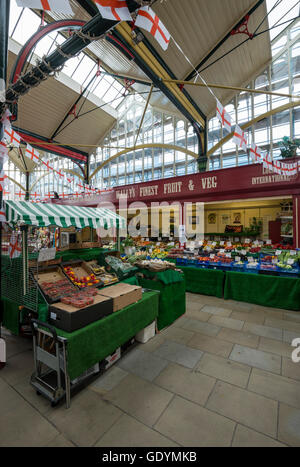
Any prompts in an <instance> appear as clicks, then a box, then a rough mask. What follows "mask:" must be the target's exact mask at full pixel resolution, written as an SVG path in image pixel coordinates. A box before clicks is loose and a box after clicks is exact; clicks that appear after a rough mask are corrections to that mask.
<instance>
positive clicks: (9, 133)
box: [4, 128, 22, 148]
mask: <svg viewBox="0 0 300 467" xmlns="http://www.w3.org/2000/svg"><path fill="white" fill-rule="evenodd" d="M4 138H5V140H6V142H7V144H12V145H13V146H15V147H17V148H18V147H19V146H20V143H21V141H22V138H21V136H20V135H19V134H18V133H17V132H16V131H14V130H13V129H12V128H10V129H8V128H5V129H4Z"/></svg>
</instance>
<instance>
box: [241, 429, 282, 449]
mask: <svg viewBox="0 0 300 467" xmlns="http://www.w3.org/2000/svg"><path fill="white" fill-rule="evenodd" d="M232 447H238V448H280V447H281V448H282V447H286V445H285V444H282V443H280V442H279V441H276V440H275V439H273V438H269V437H268V436H265V435H262V434H261V433H258V432H257V431H254V430H251V429H250V428H246V427H245V426H242V425H238V426H237V428H236V430H235V434H234V439H233V442H232Z"/></svg>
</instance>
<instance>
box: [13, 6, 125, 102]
mask: <svg viewBox="0 0 300 467" xmlns="http://www.w3.org/2000/svg"><path fill="white" fill-rule="evenodd" d="M40 24H41V20H40V18H39V17H38V16H37V15H36V14H35V13H34V12H33V11H31V10H30V9H29V8H20V7H18V6H17V4H16V0H11V3H10V25H9V35H10V37H12V38H13V39H14V40H15V41H17V42H18V43H19V44H21V45H22V46H23V45H24V44H25V42H26V41H27V40H28V39H29V38H30V37H31V36H32V35H33V34H34V33H35V32H36V31H37V30H38V28H39V26H40ZM65 40H66V39H65V38H64V36H63V35H62V34H61V33H60V32H52V33H50V34H48V35H47V37H45V38H43V39H42V40H41V41H40V42H39V43H38V44H37V46H36V47H35V50H34V53H35V54H37V55H38V56H39V57H42V56H44V55H48V54H49V53H51V52H53V50H55V48H56V44H62V43H63V42H64V41H65ZM96 71H97V64H96V63H95V61H94V60H92V59H91V58H90V57H89V56H87V55H86V54H85V53H83V52H81V53H80V54H79V55H78V56H77V57H75V58H71V59H69V60H68V61H67V62H66V65H65V66H64V69H63V73H64V74H66V75H68V76H69V77H70V78H72V79H74V80H75V81H76V82H77V83H79V84H80V85H81V86H83V87H84V86H86V85H87V84H88V82H89V81H90V80H91V78H92V77H93V75H94V76H95V80H94V81H93V82H92V87H91V88H89V91H90V92H91V93H92V94H94V95H96V96H97V97H98V98H100V99H102V100H103V101H104V102H105V103H106V104H109V105H110V106H111V107H113V108H115V109H116V107H117V106H118V105H119V104H120V103H121V102H122V100H123V98H124V96H123V94H124V91H125V87H124V86H122V85H121V84H120V83H119V82H118V81H117V80H116V79H114V78H113V77H111V76H109V75H104V74H103V73H102V74H101V75H100V76H99V77H96Z"/></svg>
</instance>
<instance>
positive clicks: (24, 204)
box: [4, 201, 126, 229]
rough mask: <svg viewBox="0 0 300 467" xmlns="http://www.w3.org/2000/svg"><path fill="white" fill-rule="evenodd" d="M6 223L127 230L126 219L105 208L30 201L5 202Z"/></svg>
mask: <svg viewBox="0 0 300 467" xmlns="http://www.w3.org/2000/svg"><path fill="white" fill-rule="evenodd" d="M4 207H5V214H6V222H8V223H9V224H11V225H14V224H16V223H18V224H27V225H34V226H38V227H47V226H49V225H57V226H58V227H70V226H72V225H73V226H74V227H77V228H79V229H82V228H84V227H92V228H94V229H96V228H99V227H104V228H105V229H109V228H111V227H119V228H120V229H123V228H126V222H125V219H124V217H121V216H119V215H118V214H115V213H114V212H113V211H111V210H109V209H105V208H85V207H80V206H69V205H68V206H67V205H62V204H50V203H31V202H30V201H5V202H4Z"/></svg>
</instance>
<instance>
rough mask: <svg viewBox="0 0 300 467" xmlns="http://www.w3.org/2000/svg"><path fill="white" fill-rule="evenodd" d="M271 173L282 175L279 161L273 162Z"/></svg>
mask: <svg viewBox="0 0 300 467" xmlns="http://www.w3.org/2000/svg"><path fill="white" fill-rule="evenodd" d="M273 172H275V173H276V174H278V175H282V165H281V162H280V161H273Z"/></svg>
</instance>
